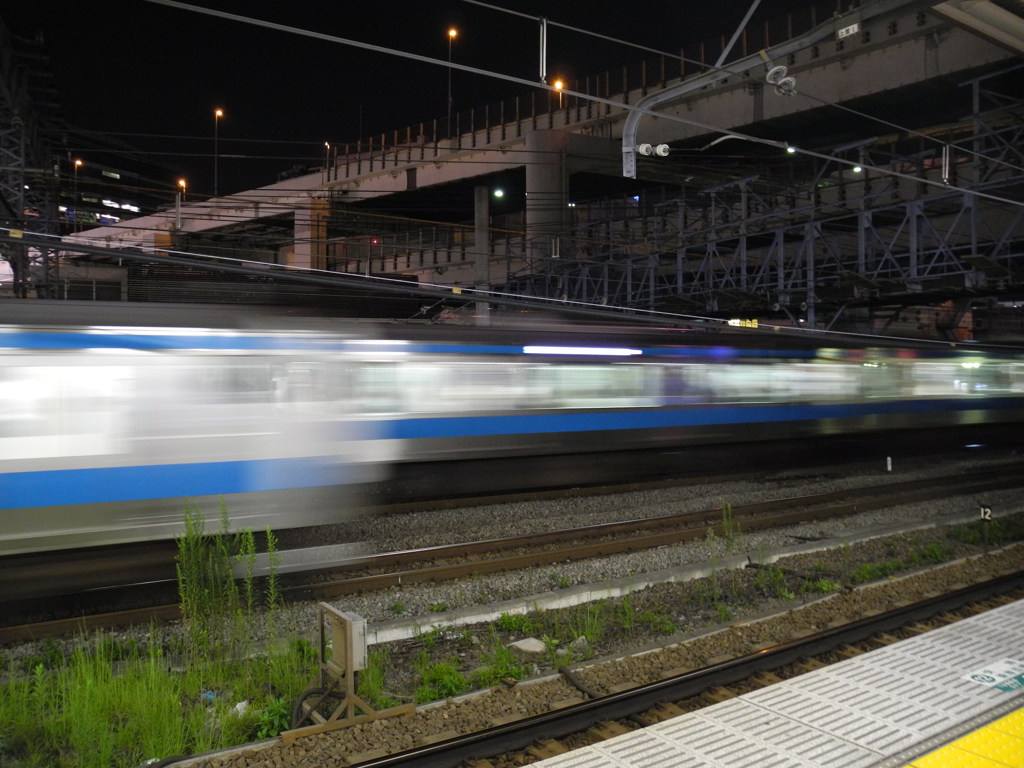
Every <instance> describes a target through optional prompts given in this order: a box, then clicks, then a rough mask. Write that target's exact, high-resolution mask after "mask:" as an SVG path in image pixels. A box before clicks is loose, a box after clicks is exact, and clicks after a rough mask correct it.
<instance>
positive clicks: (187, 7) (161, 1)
mask: <svg viewBox="0 0 1024 768" xmlns="http://www.w3.org/2000/svg"><path fill="white" fill-rule="evenodd" d="M145 1H146V2H149V3H154V4H156V5H163V6H167V7H170V8H177V9H179V10H184V11H190V12H195V13H200V14H205V15H210V16H215V17H217V18H221V19H226V20H230V21H237V22H240V23H243V24H250V25H254V26H258V27H263V28H266V29H273V30H276V31H279V32H286V33H289V34H297V35H301V36H305V37H310V38H313V39H317V40H322V41H325V42H333V43H338V44H341V45H349V46H353V47H356V48H361V49H363V50H369V51H373V52H376V53H382V54H386V55H390V56H398V57H401V58H406V59H410V60H412V61H418V62H420V63H423V64H430V65H433V66H438V67H448V68H454V69H457V70H460V71H463V72H468V73H471V74H475V75H480V76H483V77H490V78H495V79H499V80H504V81H506V82H511V83H516V84H518V85H526V86H529V87H532V88H541V89H543V90H547V91H549V92H551V93H561V94H562V95H564V96H573V97H576V98H579V99H583V100H588V101H593V102H596V103H598V104H605V105H607V106H611V107H615V108H617V109H622V110H626V111H631V112H637V113H640V114H643V115H648V116H651V117H657V118H659V119H662V120H667V121H670V122H678V123H682V124H684V125H690V126H693V127H695V128H701V129H703V130H706V131H709V132H713V133H721V134H723V135H726V136H735V137H736V138H739V139H743V140H744V141H749V142H752V143H755V144H760V145H764V146H769V147H774V148H776V149H779V150H780V151H784V150H791V151H795V152H797V153H800V154H802V155H806V156H809V157H815V158H818V159H821V160H827V161H831V162H836V163H840V164H845V165H848V166H850V167H851V168H853V167H855V166H860V167H861V168H862V169H863V170H870V171H874V172H877V173H879V174H882V175H888V176H893V177H896V178H904V179H908V180H912V181H914V182H916V183H920V184H925V185H930V186H935V187H938V188H941V189H953V190H957V191H960V192H962V193H964V194H970V195H974V196H975V197H979V198H985V199H988V200H993V201H995V202H1000V203H1005V204H1007V205H1012V206H1016V207H1024V201H1021V200H1014V199H1012V198H1007V197H1002V196H999V195H993V194H990V193H987V192H983V191H980V190H977V189H969V188H966V187H959V186H956V185H952V184H947V183H945V182H942V181H933V180H931V179H927V178H922V177H919V176H914V175H911V174H905V173H900V172H898V171H894V170H892V169H889V168H882V167H879V166H874V165H869V164H866V163H864V162H854V161H849V160H845V159H843V158H837V157H835V156H833V155H828V154H825V153H822V152H815V151H812V150H808V149H804V148H801V147H794V146H791V145H790V144H789V143H788V142H786V141H781V140H778V139H765V138H762V137H759V136H752V135H749V134H745V133H742V132H740V131H734V130H730V129H725V128H721V127H719V126H715V125H711V124H708V123H703V122H700V121H697V120H691V119H688V118H684V117H680V116H679V115H671V114H667V113H664V112H658V111H656V110H651V109H645V108H642V107H638V106H636V105H633V104H626V103H624V102H620V101H615V100H614V99H606V98H603V97H600V96H593V95H590V94H586V93H582V92H579V91H572V90H569V89H566V88H562V89H557V88H555V87H554V86H550V85H547V84H546V83H537V82H533V81H530V80H526V79H525V78H521V77H517V76H514V75H507V74H503V73H500V72H493V71H490V70H485V69H480V68H479V67H472V66H469V65H466V64H460V63H457V62H449V61H447V60H443V59H435V58H431V57H430V56H423V55H421V54H417V53H411V52H408V51H400V50H397V49H394V48H388V47H386V46H381V45H376V44H373V43H365V42H362V41H359V40H352V39H350V38H344V37H338V36H337V35H328V34H326V33H323V32H316V31H314V30H308V29H302V28H300V27H294V26H290V25H287V24H279V23H277V22H272V21H266V20H263V19H256V18H252V17H249V16H242V15H239V14H235V13H229V12H227V11H220V10H217V9H213V8H204V7H201V6H196V5H192V4H190V3H184V2H180V0H145ZM723 71H730V70H728V69H723Z"/></svg>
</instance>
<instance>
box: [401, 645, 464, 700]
mask: <svg viewBox="0 0 1024 768" xmlns="http://www.w3.org/2000/svg"><path fill="white" fill-rule="evenodd" d="M417 670H418V671H419V673H420V687H419V688H417V689H416V694H415V697H414V698H415V701H416V703H417V704H426V703H428V702H431V701H438V700H439V699H447V698H449V697H451V696H458V695H459V694H462V693H465V692H466V691H468V690H469V681H468V680H466V678H465V676H464V675H463V674H462V673H461V672H460V671H459V665H458V662H455V661H438V662H433V663H431V662H430V661H429V659H427V658H426V657H425V656H421V657H420V660H419V661H418V662H417Z"/></svg>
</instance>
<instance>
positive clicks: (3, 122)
mask: <svg viewBox="0 0 1024 768" xmlns="http://www.w3.org/2000/svg"><path fill="white" fill-rule="evenodd" d="M12 43H13V41H12V40H11V37H10V35H9V34H8V32H7V29H6V28H5V27H3V25H2V23H0V222H3V225H4V226H6V227H11V228H13V229H15V230H20V229H31V230H33V231H36V232H40V231H44V232H48V233H55V232H56V230H55V229H54V227H55V226H56V220H57V217H56V215H54V213H55V211H56V207H57V203H56V171H55V169H53V168H51V167H50V166H51V165H52V163H51V154H50V152H49V151H48V150H47V148H46V145H45V143H44V142H43V140H42V139H41V136H40V119H39V117H38V115H37V113H36V111H35V107H34V105H33V99H32V97H31V93H30V90H31V82H30V80H31V77H32V72H33V70H32V69H31V67H30V66H29V65H27V64H26V63H25V62H24V61H23V60H21V59H20V58H19V57H18V56H17V55H16V54H15V47H14V45H13V44H12ZM0 257H2V258H4V259H6V260H7V261H8V262H9V263H10V265H11V270H12V272H13V275H14V295H15V296H20V297H25V296H27V295H28V294H29V291H30V287H34V289H35V292H36V293H37V294H38V295H39V296H40V297H46V296H48V295H49V291H50V288H51V286H52V285H53V284H54V283H55V281H56V275H55V274H54V272H55V269H56V259H55V258H54V251H53V249H45V250H43V251H40V250H38V249H30V248H27V247H25V246H13V247H11V248H10V249H8V250H7V251H6V252H0Z"/></svg>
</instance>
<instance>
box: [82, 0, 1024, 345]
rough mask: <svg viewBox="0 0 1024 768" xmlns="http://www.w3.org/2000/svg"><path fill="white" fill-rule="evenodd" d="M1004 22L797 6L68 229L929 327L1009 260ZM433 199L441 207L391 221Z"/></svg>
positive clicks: (429, 278)
mask: <svg viewBox="0 0 1024 768" xmlns="http://www.w3.org/2000/svg"><path fill="white" fill-rule="evenodd" d="M1022 29H1024V20H1022V18H1021V9H1020V6H1019V4H1016V3H1002V2H1001V3H993V2H988V1H987V0H982V1H981V2H973V1H972V0H950V1H949V2H942V3H935V2H927V1H920V0H876V1H875V2H866V3H864V4H862V6H861V7H860V8H858V9H856V10H853V11H850V12H849V13H845V14H842V15H835V16H827V17H826V16H821V15H815V14H813V13H810V12H809V13H808V14H805V15H803V16H801V17H799V18H791V19H788V20H787V22H786V24H785V25H784V26H783V27H782V30H783V33H782V34H781V35H780V34H778V32H777V30H776V28H774V27H772V28H766V29H765V30H756V31H755V30H746V29H744V30H742V33H741V34H737V36H736V37H735V38H734V42H733V41H730V42H732V45H731V46H730V45H729V44H726V43H725V42H724V40H725V38H724V36H723V39H722V41H720V43H719V44H718V46H717V47H714V46H708V47H705V46H701V47H700V48H699V49H698V50H697V51H683V52H682V55H681V57H680V59H679V60H678V61H677V60H674V59H671V60H666V59H665V58H662V59H661V60H660V61H657V62H653V63H648V64H645V65H644V66H643V67H641V68H640V69H639V71H635V70H630V69H628V68H627V69H625V70H623V71H622V72H617V73H605V74H604V75H601V76H597V77H593V78H587V79H586V80H585V81H584V82H583V83H577V84H576V85H575V87H574V88H572V89H566V90H564V91H555V90H554V89H553V88H550V87H548V86H538V87H536V88H535V90H534V92H533V93H532V95H530V96H528V97H525V98H518V99H515V100H513V101H511V102H505V103H503V104H501V105H497V106H493V105H492V106H490V107H488V108H485V109H481V110H474V111H473V112H469V113H463V114H461V115H458V116H457V120H456V130H455V135H454V136H452V137H451V138H446V137H444V136H442V135H441V131H440V130H439V128H440V126H438V124H437V121H434V122H433V123H431V124H423V123H421V124H419V125H418V126H410V127H408V128H406V129H404V130H401V131H397V130H396V131H393V132H391V133H389V134H382V135H379V136H375V137H371V138H368V139H366V140H365V141H360V142H358V143H357V144H355V145H354V146H351V145H350V146H345V147H338V148H335V149H334V152H333V153H332V154H331V155H330V156H329V162H328V163H327V165H326V166H325V167H324V168H321V169H318V170H316V171H315V172H312V173H308V174H305V175H301V176H297V177H294V178H290V179H286V180H283V181H280V182H278V183H277V184H272V185H269V186H266V187H262V188H259V189H255V190H249V191H246V192H242V193H238V194H235V195H228V196H224V197H218V198H213V199H210V200H203V201H194V202H188V203H185V204H182V205H181V206H180V207H179V208H178V209H176V210H174V211H167V212H165V213H164V214H162V215H158V216H150V217H143V218H140V219H134V220H131V221H128V222H125V223H123V224H121V225H118V226H115V227H103V228H99V229H95V230H90V231H88V232H84V233H80V234H79V235H78V237H80V238H83V239H84V240H85V241H87V242H88V243H90V244H94V245H104V246H109V247H118V248H122V247H129V248H136V249H141V250H143V251H147V250H152V249H166V248H171V247H176V248H187V249H188V250H195V251H199V252H216V251H217V249H218V248H226V247H227V246H226V245H225V244H230V247H231V251H232V252H233V253H236V254H238V255H240V256H243V257H245V258H251V259H255V260H258V261H269V262H275V263H281V264H289V265H292V266H296V267H301V268H310V269H315V270H326V271H328V272H335V271H337V272H345V273H354V274H367V275H368V274H401V275H405V276H409V277H411V278H414V279H416V280H417V281H419V282H421V283H431V284H436V283H441V284H445V285H452V286H475V287H478V288H485V287H495V288H499V289H501V290H506V291H515V292H521V293H525V294H528V295H536V296H549V297H550V296H554V297H560V298H564V299H567V300H574V301H581V302H585V303H595V304H602V305H607V304H616V305H623V306H640V307H651V308H654V307H660V308H672V309H677V310H685V311H690V312H695V313H698V314H699V313H702V312H710V313H719V312H736V311H744V312H747V313H749V314H751V315H753V316H756V315H761V316H764V314H765V313H771V312H775V313H782V314H785V315H788V316H789V319H791V320H794V321H797V320H803V321H806V322H808V323H812V324H815V325H820V324H831V323H834V322H836V321H838V320H839V319H840V318H841V317H843V316H844V313H847V310H848V309H849V308H850V307H852V306H854V305H857V306H869V305H870V306H873V307H875V308H876V309H877V308H878V307H879V306H880V305H883V304H884V305H885V307H886V311H887V312H890V313H891V312H892V311H893V310H892V308H893V307H894V306H895V307H908V306H912V305H915V304H936V303H937V304H939V305H941V306H943V307H945V308H944V309H943V310H942V313H944V314H943V316H942V317H941V318H940V317H939V315H938V314H936V315H935V316H933V317H931V318H929V319H927V322H925V323H918V325H928V324H931V325H932V326H933V327H934V326H937V325H938V324H944V325H945V326H947V328H946V330H947V331H950V330H951V329H952V328H954V327H955V326H957V324H958V323H959V322H960V320H961V319H962V317H963V313H964V312H967V311H969V304H970V301H968V302H967V303H966V304H965V303H963V302H961V303H960V304H958V305H955V306H952V307H951V306H950V305H949V304H948V302H949V301H950V300H953V301H954V302H955V301H956V300H957V299H959V298H963V297H964V296H965V295H966V296H968V297H969V298H970V300H971V301H974V300H976V299H977V297H978V296H986V297H999V296H1004V297H1013V296H1016V295H1018V293H1019V289H1020V286H1021V276H1022V274H1024V270H1022V268H1021V266H1020V264H1021V262H1020V256H1021V253H1022V250H1024V249H1022V243H1024V229H1022V227H1024V225H1022V222H1021V213H1020V210H1021V208H1020V204H1021V200H1022V195H1021V188H1022V181H1021V177H1022V176H1024V170H1022V166H1024V163H1022V156H1021V147H1022V146H1024V141H1022V140H1021V138H1022V137H1021V129H1022V121H1021V117H1020V115H1021V111H1020V110H1019V106H1020V102H1021V98H1022V97H1024V93H1022V88H1021V86H1020V83H1021V82H1022V81H1024V76H1022V73H1024V69H1021V65H1022V64H1024V61H1022V58H1021V52H1022V49H1024V43H1022V41H1024V31H1022ZM694 57H696V58H694ZM644 145H648V146H650V147H656V146H658V145H664V149H663V151H662V153H661V155H659V154H658V153H657V152H653V151H650V150H647V148H644V150H643V151H641V147H643V146H644ZM787 149H789V150H791V151H790V152H787ZM644 151H647V152H648V154H644V153H643V152H644ZM498 186H501V187H503V188H504V189H505V190H506V195H505V197H504V198H502V200H501V201H500V203H498V202H495V198H493V197H492V195H491V192H493V190H494V189H495V188H496V187H498ZM439 192H440V193H444V194H445V195H446V196H448V197H449V198H450V199H451V200H453V201H456V202H455V203H454V208H453V210H452V211H450V212H449V214H448V215H447V216H445V217H444V218H443V219H441V220H439V219H438V218H437V217H432V218H431V220H425V219H417V218H414V217H415V214H416V212H418V211H421V210H422V208H423V201H424V200H426V199H428V198H429V197H430V196H434V195H437V194H438V193H439ZM268 243H270V245H268ZM896 311H898V310H896ZM868 314H869V316H870V319H869V320H868V322H869V323H877V322H878V318H877V313H876V312H873V311H869V313H868ZM847 316H849V315H848V314H847Z"/></svg>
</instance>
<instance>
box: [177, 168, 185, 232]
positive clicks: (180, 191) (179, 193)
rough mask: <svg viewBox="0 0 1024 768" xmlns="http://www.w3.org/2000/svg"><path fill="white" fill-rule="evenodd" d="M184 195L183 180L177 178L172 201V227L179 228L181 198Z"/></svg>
mask: <svg viewBox="0 0 1024 768" xmlns="http://www.w3.org/2000/svg"><path fill="white" fill-rule="evenodd" d="M184 196H185V180H184V179H178V191H177V194H175V203H174V228H175V229H176V230H180V229H181V199H182V198H183V197H184Z"/></svg>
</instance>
